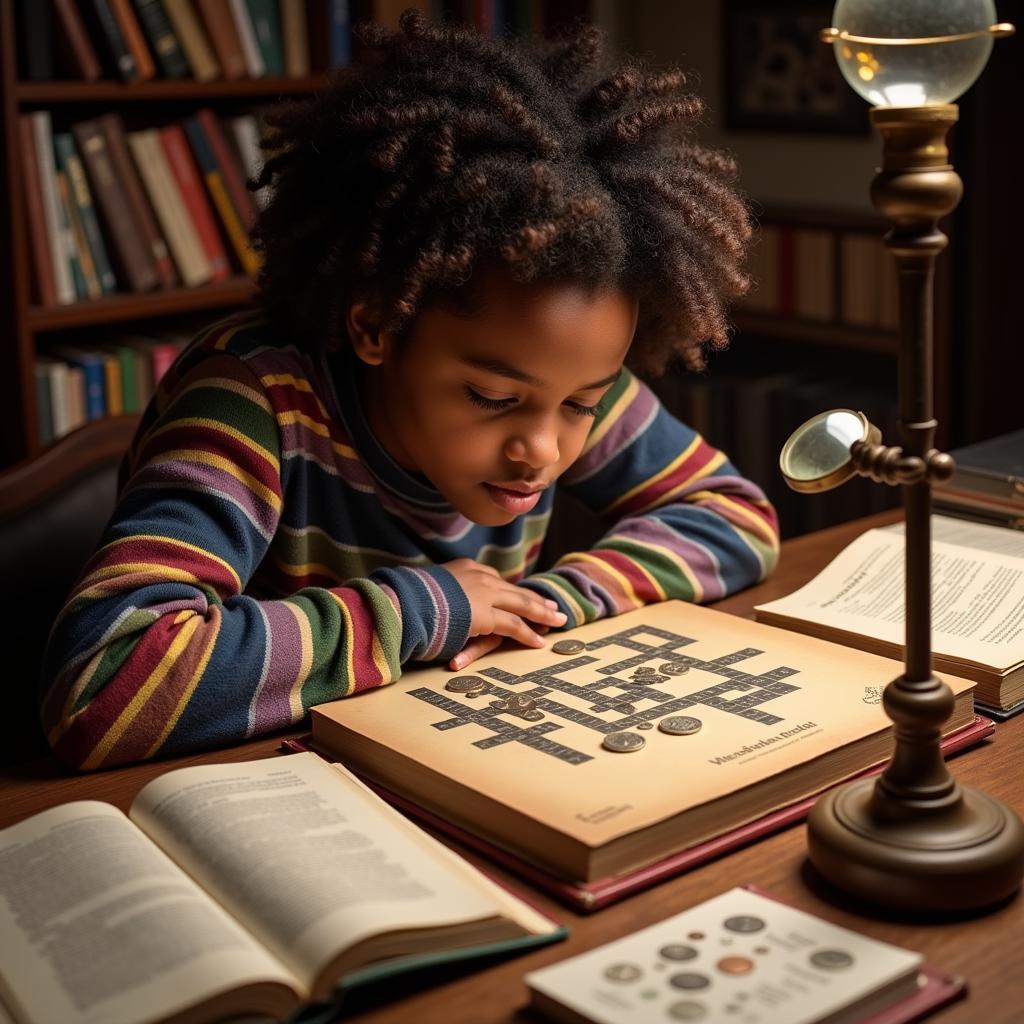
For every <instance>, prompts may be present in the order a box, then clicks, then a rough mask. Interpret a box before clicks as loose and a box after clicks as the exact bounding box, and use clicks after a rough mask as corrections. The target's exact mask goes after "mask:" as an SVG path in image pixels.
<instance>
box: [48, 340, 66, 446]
mask: <svg viewBox="0 0 1024 1024" xmlns="http://www.w3.org/2000/svg"><path fill="white" fill-rule="evenodd" d="M46 370H47V377H48V379H49V382H50V411H51V413H52V414H53V438H54V440H57V439H58V438H61V437H63V436H64V435H65V434H66V433H67V432H68V431H69V430H70V429H71V420H72V414H71V395H70V389H69V383H68V366H67V363H62V362H60V361H59V360H54V361H53V362H50V363H47V365H46Z"/></svg>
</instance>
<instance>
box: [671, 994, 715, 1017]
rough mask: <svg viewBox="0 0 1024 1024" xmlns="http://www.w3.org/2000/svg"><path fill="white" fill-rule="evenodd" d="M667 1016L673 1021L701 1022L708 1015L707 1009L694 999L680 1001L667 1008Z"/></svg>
mask: <svg viewBox="0 0 1024 1024" xmlns="http://www.w3.org/2000/svg"><path fill="white" fill-rule="evenodd" d="M667 1012H668V1015H669V1016H670V1017H671V1018H672V1019H673V1020H688V1021H696V1020H703V1019H704V1018H705V1017H706V1016H707V1015H708V1008H707V1007H706V1006H705V1005H704V1004H703V1003H698V1002H697V1001H696V1000H695V999H680V1000H678V1002H675V1003H672V1004H671V1005H670V1006H669V1008H668V1011H667Z"/></svg>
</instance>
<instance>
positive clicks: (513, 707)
mask: <svg viewBox="0 0 1024 1024" xmlns="http://www.w3.org/2000/svg"><path fill="white" fill-rule="evenodd" d="M505 703H506V704H508V709H509V711H530V710H532V709H533V707H534V706H535V705H536V703H537V702H536V701H535V700H534V699H533V698H532V697H527V696H526V694H524V693H513V694H512V695H511V696H510V697H509V698H508V699H507V700H506V702H505Z"/></svg>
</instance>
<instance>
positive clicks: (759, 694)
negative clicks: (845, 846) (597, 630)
mask: <svg viewBox="0 0 1024 1024" xmlns="http://www.w3.org/2000/svg"><path fill="white" fill-rule="evenodd" d="M694 643H695V640H694V639H693V638H692V637H688V636H683V635H680V634H677V633H674V632H671V631H670V630H667V629H662V628H659V627H655V626H651V625H640V626H633V627H631V628H629V629H623V630H620V631H618V632H615V633H611V634H609V635H607V636H605V637H602V638H600V639H597V640H592V641H591V642H589V643H586V644H584V643H583V642H581V641H579V640H559V641H556V642H555V643H554V644H553V645H552V647H551V649H550V650H551V660H550V662H548V663H547V664H545V665H544V666H543V667H541V668H538V669H534V670H533V671H531V672H528V673H526V674H524V675H514V674H512V673H510V672H506V671H504V670H503V669H500V668H495V667H493V666H492V667H490V668H485V669H482V670H481V671H480V673H479V674H467V675H461V676H455V677H453V678H452V679H450V680H449V681H448V682H447V683H446V684H445V690H446V691H447V692H444V693H441V692H438V691H437V690H434V689H431V688H429V687H425V686H419V687H415V688H413V689H410V690H408V691H407V693H408V696H410V697H413V698H415V699H416V700H420V701H424V702H426V703H427V704H430V705H432V706H433V707H435V708H437V710H438V711H440V712H443V713H444V716H445V717H443V718H441V719H439V720H438V721H436V722H433V723H432V725H433V728H435V729H437V730H439V731H441V732H448V731H450V730H452V729H459V728H461V727H464V726H477V727H479V728H480V729H483V730H484V731H485V732H486V733H488V734H489V735H485V736H484V737H483V738H479V739H474V740H473V741H472V745H473V746H474V747H476V748H477V749H479V750H493V749H494V748H495V747H500V746H503V745H504V744H507V743H520V744H523V745H525V746H527V747H530V748H531V749H532V750H535V751H538V752H540V753H542V754H547V755H549V756H551V757H555V758H558V759H559V760H560V761H562V762H564V763H565V764H573V765H575V764H584V763H586V762H587V761H590V760H591V759H592V758H594V757H596V756H601V755H603V754H607V753H609V752H611V753H631V752H634V751H638V750H641V749H642V748H643V747H644V746H645V745H646V742H647V741H646V739H645V737H644V735H643V732H644V731H648V730H651V729H653V728H654V727H655V726H657V728H658V730H659V731H660V732H662V733H666V734H668V735H670V736H678V737H685V736H688V735H693V734H694V733H696V732H698V731H699V730H700V729H701V727H702V725H703V721H702V719H701V718H700V710H701V709H702V708H714V709H716V710H717V711H724V712H726V713H728V714H730V715H736V716H738V717H740V718H744V719H746V720H747V721H750V722H756V723H758V724H760V725H765V726H776V725H778V724H779V723H780V722H783V721H784V719H783V718H782V717H781V716H779V715H777V714H773V713H772V711H771V710H770V708H768V707H766V705H769V704H770V702H771V701H773V700H775V699H776V698H778V697H782V696H784V695H786V694H788V693H793V692H794V691H795V690H797V689H798V687H797V686H796V685H795V684H794V683H792V682H787V680H788V679H789V678H790V677H791V676H793V675H795V674H796V669H793V668H789V667H787V666H785V665H781V666H778V667H776V668H773V669H771V670H769V671H767V672H761V673H751V672H746V671H744V670H743V662H744V661H745V660H747V659H749V658H753V657H755V656H757V655H760V654H763V653H764V652H763V651H761V650H759V649H757V648H754V647H744V648H741V649H740V650H736V651H731V652H729V653H726V654H722V655H721V656H719V657H715V658H712V659H711V660H706V659H704V658H699V657H695V656H693V655H687V654H686V653H685V651H686V648H688V647H690V646H691V645H692V644H694ZM586 675H589V676H590V677H591V678H590V679H589V680H587V681H583V682H580V681H579V680H580V678H581V676H586ZM569 723H571V724H572V725H575V726H582V727H584V728H585V729H589V730H592V732H593V734H594V742H593V743H592V744H587V745H586V747H585V749H580V747H581V746H583V744H579V741H578V740H577V741H576V742H577V744H579V745H578V746H572V745H569V743H568V742H565V741H564V740H563V739H562V738H561V737H560V736H559V735H558V734H559V733H560V732H561V731H562V730H563V729H564V728H565V726H566V725H567V724H569ZM632 730H637V731H632ZM473 731H474V732H478V730H473ZM576 735H578V732H577V733H576Z"/></svg>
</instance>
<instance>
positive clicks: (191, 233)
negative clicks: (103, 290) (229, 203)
mask: <svg viewBox="0 0 1024 1024" xmlns="http://www.w3.org/2000/svg"><path fill="white" fill-rule="evenodd" d="M128 145H129V147H130V148H131V152H132V155H133V156H134V157H135V165H136V167H137V168H138V171H139V174H140V175H141V176H142V181H143V183H144V184H145V187H146V192H147V193H148V194H149V198H150V201H151V202H152V204H153V208H154V210H155V211H156V216H157V219H158V220H159V221H160V226H161V227H162V228H163V230H164V233H165V234H166V236H167V243H168V245H169V246H170V249H171V254H172V256H173V257H174V262H175V264H176V265H177V267H178V273H179V274H180V275H181V279H182V281H183V282H184V283H185V285H186V286H187V287H189V288H194V287H196V286H197V285H200V284H204V283H205V282H206V281H208V280H209V279H210V266H209V264H208V262H207V260H206V257H205V256H204V255H203V252H202V247H201V245H200V243H199V239H198V238H197V237H196V232H195V228H194V227H193V226H192V222H191V220H190V219H189V216H188V210H187V209H186V207H185V202H184V200H183V199H182V198H181V193H180V192H179V191H178V188H177V185H175V183H174V178H173V176H172V174H171V170H170V167H169V166H168V164H167V160H166V158H165V157H164V154H163V149H162V148H161V146H160V139H159V136H158V134H157V131H156V129H155V128H148V129H145V130H143V131H138V132H130V133H129V135H128Z"/></svg>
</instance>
